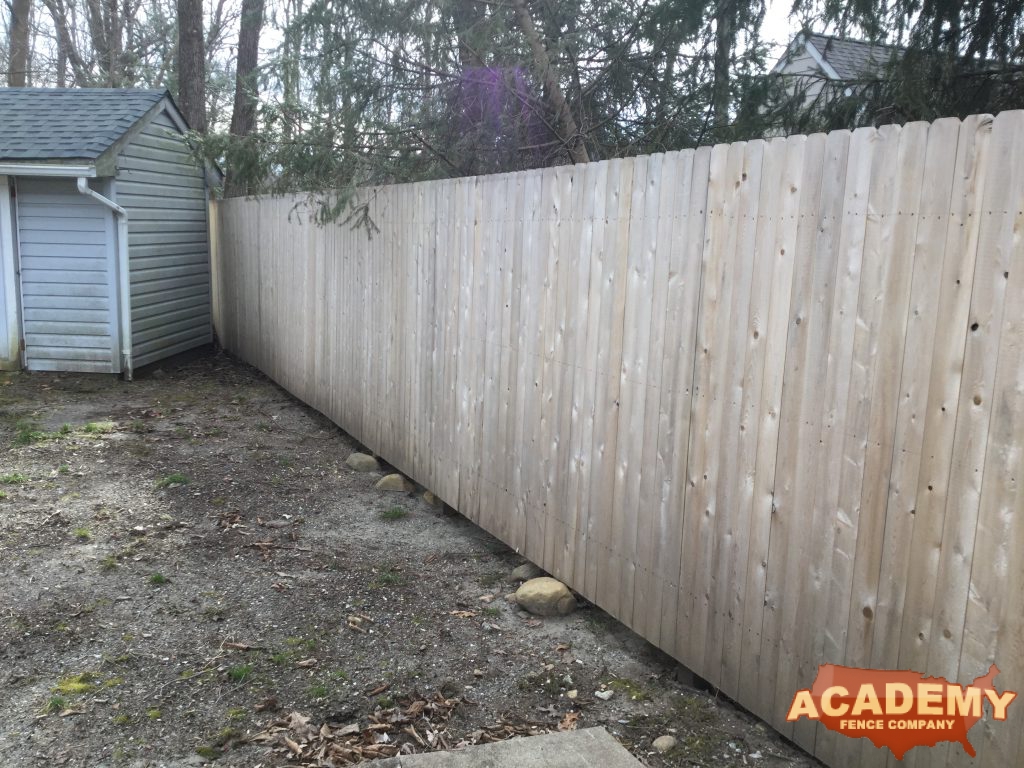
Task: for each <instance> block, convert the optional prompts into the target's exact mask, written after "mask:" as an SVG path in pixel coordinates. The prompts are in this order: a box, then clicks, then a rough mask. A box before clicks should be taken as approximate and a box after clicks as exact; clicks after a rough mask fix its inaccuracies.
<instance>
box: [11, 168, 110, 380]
mask: <svg viewBox="0 0 1024 768" xmlns="http://www.w3.org/2000/svg"><path fill="white" fill-rule="evenodd" d="M95 186H96V187H97V188H98V189H100V188H101V185H99V184H96V185H95ZM15 201H16V206H17V215H18V243H19V250H20V264H21V305H22V312H23V315H24V320H23V325H24V339H25V363H26V366H27V367H28V368H29V369H30V370H35V371H83V372H111V371H112V372H115V373H116V372H118V371H119V370H120V356H119V354H118V339H117V306H116V301H117V299H116V295H117V294H116V290H115V289H114V286H115V284H116V280H115V276H116V273H117V261H116V252H115V248H114V243H115V242H116V235H115V232H114V221H113V218H112V217H111V215H110V212H109V211H108V210H107V209H106V208H104V207H103V206H101V205H99V204H98V203H96V202H94V201H93V200H91V199H90V198H87V197H84V196H82V195H80V194H78V192H77V190H76V189H75V181H74V179H27V178H26V179H18V181H17V186H16V195H15Z"/></svg>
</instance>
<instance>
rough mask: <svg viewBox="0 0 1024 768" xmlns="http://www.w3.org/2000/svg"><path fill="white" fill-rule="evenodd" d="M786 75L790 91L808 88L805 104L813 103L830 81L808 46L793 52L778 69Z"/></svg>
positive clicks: (787, 86)
mask: <svg viewBox="0 0 1024 768" xmlns="http://www.w3.org/2000/svg"><path fill="white" fill-rule="evenodd" d="M777 71H778V72H779V73H780V74H782V75H785V76H786V88H787V90H788V91H789V92H790V93H795V92H796V91H797V89H800V88H803V89H806V90H805V92H804V96H805V98H804V104H805V105H810V104H813V103H814V101H815V99H817V98H818V94H820V93H821V90H822V88H824V87H825V84H826V82H828V76H827V75H826V74H825V73H824V72H823V71H822V69H821V65H820V64H818V62H817V61H816V60H815V59H814V57H813V56H811V54H809V53H808V52H807V47H806V46H804V47H803V48H801V49H800V52H799V53H795V54H793V55H792V56H791V57H790V58H789V60H788V61H787V62H786V63H785V65H784V66H782V67H780V68H779V69H778V70H777Z"/></svg>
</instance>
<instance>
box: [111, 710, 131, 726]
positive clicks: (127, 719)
mask: <svg viewBox="0 0 1024 768" xmlns="http://www.w3.org/2000/svg"><path fill="white" fill-rule="evenodd" d="M112 722H113V723H114V725H131V722H132V716H131V715H126V714H124V713H122V714H120V715H114V717H113V720H112Z"/></svg>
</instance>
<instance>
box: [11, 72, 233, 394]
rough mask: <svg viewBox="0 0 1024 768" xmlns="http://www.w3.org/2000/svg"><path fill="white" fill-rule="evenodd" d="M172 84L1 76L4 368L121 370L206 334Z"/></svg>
mask: <svg viewBox="0 0 1024 768" xmlns="http://www.w3.org/2000/svg"><path fill="white" fill-rule="evenodd" d="M187 130H188V126H187V125H186V124H185V121H184V120H183V119H182V116H181V114H180V113H179V112H178V109H177V107H176V106H175V105H174V101H173V100H172V99H171V97H170V95H169V94H168V93H167V92H166V91H154V90H140V89H113V88H90V89H66V88H0V368H8V369H10V368H19V367H24V368H27V369H29V370H35V371H83V372H99V373H119V374H122V375H123V376H125V377H126V378H131V375H132V370H133V369H134V368H138V367H141V366H143V365H146V364H148V363H152V362H155V361H157V360H160V359H162V358H165V357H168V356H170V355H173V354H177V353H179V352H184V351H186V350H188V349H191V348H194V347H197V346H200V345H203V344H208V343H209V342H211V341H212V323H211V293H210V249H209V230H208V223H207V211H208V195H209V189H210V186H211V184H216V183H217V182H219V180H220V179H219V175H218V172H217V170H216V169H215V168H209V167H204V166H203V164H201V163H197V162H196V161H195V160H194V159H193V155H192V153H191V152H190V150H189V147H188V145H187V143H186V139H185V134H186V132H187Z"/></svg>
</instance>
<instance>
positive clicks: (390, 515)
mask: <svg viewBox="0 0 1024 768" xmlns="http://www.w3.org/2000/svg"><path fill="white" fill-rule="evenodd" d="M380 516H381V519H383V520H401V519H403V518H405V517H408V516H409V513H408V512H406V511H405V510H404V509H402V508H401V507H391V508H390V509H385V510H384V511H383V512H381V513H380Z"/></svg>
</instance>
